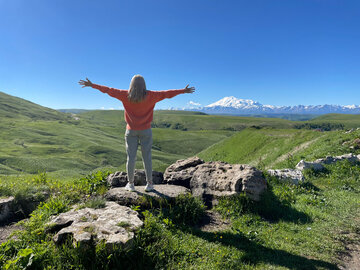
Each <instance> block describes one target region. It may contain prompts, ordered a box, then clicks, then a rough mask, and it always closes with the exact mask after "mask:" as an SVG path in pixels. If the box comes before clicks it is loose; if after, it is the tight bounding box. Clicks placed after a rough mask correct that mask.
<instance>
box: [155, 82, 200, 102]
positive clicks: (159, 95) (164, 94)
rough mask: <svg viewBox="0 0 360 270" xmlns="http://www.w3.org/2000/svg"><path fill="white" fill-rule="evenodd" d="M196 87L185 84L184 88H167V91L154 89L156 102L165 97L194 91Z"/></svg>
mask: <svg viewBox="0 0 360 270" xmlns="http://www.w3.org/2000/svg"><path fill="white" fill-rule="evenodd" d="M194 92H195V87H189V85H187V86H185V88H183V89H178V90H167V91H154V92H153V93H154V95H155V97H156V98H155V99H156V102H159V101H161V100H163V99H165V98H173V97H175V96H177V95H179V94H186V93H189V94H191V93H194Z"/></svg>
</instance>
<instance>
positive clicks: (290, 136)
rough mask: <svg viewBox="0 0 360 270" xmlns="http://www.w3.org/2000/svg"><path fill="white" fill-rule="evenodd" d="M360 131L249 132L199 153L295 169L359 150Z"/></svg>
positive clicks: (252, 130)
mask: <svg viewBox="0 0 360 270" xmlns="http://www.w3.org/2000/svg"><path fill="white" fill-rule="evenodd" d="M359 137H360V131H359V130H357V131H354V132H352V133H345V132H344V131H342V130H340V131H329V132H318V131H313V130H298V129H246V130H243V131H241V132H238V133H236V134H234V135H233V136H231V137H229V138H226V139H224V140H222V141H220V142H218V143H216V144H214V145H212V146H210V147H208V148H207V149H205V150H203V151H202V152H200V153H199V157H200V158H203V159H204V160H206V161H216V160H218V161H226V162H229V163H243V164H250V165H253V166H260V167H264V168H293V167H294V166H295V165H296V164H297V163H298V162H299V161H300V160H301V159H305V160H308V161H311V160H315V159H317V158H322V157H325V156H327V155H341V154H345V153H350V152H354V153H355V154H359V153H360V152H359V150H352V149H350V148H349V146H350V144H344V142H347V141H349V142H350V141H352V140H354V139H355V138H359Z"/></svg>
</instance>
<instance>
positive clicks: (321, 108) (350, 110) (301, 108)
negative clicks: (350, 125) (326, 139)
mask: <svg viewBox="0 0 360 270" xmlns="http://www.w3.org/2000/svg"><path fill="white" fill-rule="evenodd" d="M190 104H191V106H189V107H187V108H183V109H184V110H192V111H201V112H204V113H209V114H233V115H242V114H246V115H249V114H328V113H346V114H359V113H360V105H345V106H342V105H328V104H326V105H307V106H305V105H296V106H274V105H263V104H261V103H259V102H256V101H253V100H251V99H239V98H236V97H233V96H231V97H224V98H222V99H220V100H218V101H216V102H214V103H212V104H209V105H206V106H203V107H201V106H194V105H192V104H195V103H194V102H191V103H190Z"/></svg>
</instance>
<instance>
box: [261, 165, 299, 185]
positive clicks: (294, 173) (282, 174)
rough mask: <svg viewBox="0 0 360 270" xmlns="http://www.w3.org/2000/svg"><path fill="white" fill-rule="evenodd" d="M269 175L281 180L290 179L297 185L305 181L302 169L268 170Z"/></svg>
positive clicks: (289, 180)
mask: <svg viewBox="0 0 360 270" xmlns="http://www.w3.org/2000/svg"><path fill="white" fill-rule="evenodd" d="M267 172H268V174H269V175H271V176H274V177H276V178H277V179H279V180H280V181H285V182H286V181H288V182H291V183H293V184H295V185H297V184H299V183H301V182H303V181H304V180H305V177H304V175H303V174H302V172H301V170H293V169H282V170H268V171H267Z"/></svg>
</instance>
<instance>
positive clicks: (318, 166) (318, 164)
mask: <svg viewBox="0 0 360 270" xmlns="http://www.w3.org/2000/svg"><path fill="white" fill-rule="evenodd" d="M343 160H348V161H349V162H351V163H356V162H359V161H360V155H357V156H356V155H354V154H352V153H350V154H345V155H341V156H335V157H331V156H327V157H325V158H320V159H317V160H315V161H313V162H306V161H304V160H300V162H299V163H298V164H297V165H296V167H295V168H296V169H298V170H305V169H313V170H315V171H322V170H324V169H325V167H324V164H326V165H328V164H333V163H336V162H338V161H343Z"/></svg>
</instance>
